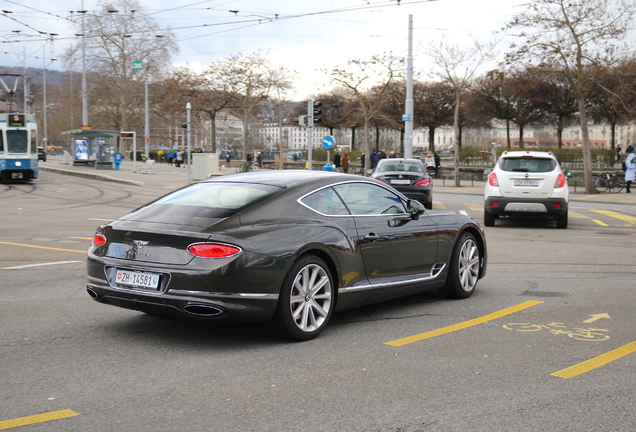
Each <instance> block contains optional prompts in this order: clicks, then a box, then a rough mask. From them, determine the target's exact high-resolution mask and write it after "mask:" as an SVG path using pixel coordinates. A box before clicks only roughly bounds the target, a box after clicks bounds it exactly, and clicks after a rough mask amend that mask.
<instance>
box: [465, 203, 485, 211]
mask: <svg viewBox="0 0 636 432" xmlns="http://www.w3.org/2000/svg"><path fill="white" fill-rule="evenodd" d="M466 207H468V209H469V210H473V211H482V210H483V209H484V205H483V204H475V203H466Z"/></svg>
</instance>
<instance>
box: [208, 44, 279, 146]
mask: <svg viewBox="0 0 636 432" xmlns="http://www.w3.org/2000/svg"><path fill="white" fill-rule="evenodd" d="M215 64H216V67H217V68H218V69H219V71H222V72H223V74H224V75H225V77H224V79H225V81H226V83H227V85H228V90H229V91H230V92H231V93H232V94H233V96H234V100H233V102H232V104H231V108H232V109H233V110H234V111H235V112H236V113H237V114H238V116H239V117H240V118H241V120H242V121H243V157H246V156H247V152H248V149H249V148H250V146H249V145H248V124H249V121H250V119H251V116H252V113H253V111H254V109H256V107H257V106H258V105H259V104H260V103H261V102H262V101H264V100H266V99H268V98H269V97H270V92H271V91H272V89H274V88H275V87H276V85H278V83H277V78H278V76H277V74H276V73H275V72H276V69H275V68H274V67H273V66H272V65H271V63H270V62H269V60H268V59H267V58H266V57H265V56H263V54H262V53H260V52H255V53H252V54H249V55H243V54H238V55H235V56H233V57H229V58H225V59H221V60H218V61H217V62H216V63H215Z"/></svg>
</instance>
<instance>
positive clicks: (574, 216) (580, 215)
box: [568, 210, 590, 219]
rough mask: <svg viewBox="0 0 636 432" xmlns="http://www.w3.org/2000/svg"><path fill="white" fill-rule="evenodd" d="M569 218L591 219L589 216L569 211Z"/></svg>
mask: <svg viewBox="0 0 636 432" xmlns="http://www.w3.org/2000/svg"><path fill="white" fill-rule="evenodd" d="M568 215H569V217H573V218H579V219H590V217H589V216H585V215H584V214H581V213H577V212H573V211H572V210H568Z"/></svg>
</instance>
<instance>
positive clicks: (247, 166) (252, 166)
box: [240, 161, 261, 172]
mask: <svg viewBox="0 0 636 432" xmlns="http://www.w3.org/2000/svg"><path fill="white" fill-rule="evenodd" d="M260 169H261V167H260V166H258V163H255V162H252V161H245V162H243V165H241V170H240V172H250V171H258V170H260Z"/></svg>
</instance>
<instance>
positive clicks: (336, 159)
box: [333, 152, 340, 172]
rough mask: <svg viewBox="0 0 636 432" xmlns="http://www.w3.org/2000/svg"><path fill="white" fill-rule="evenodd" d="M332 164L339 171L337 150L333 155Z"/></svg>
mask: <svg viewBox="0 0 636 432" xmlns="http://www.w3.org/2000/svg"><path fill="white" fill-rule="evenodd" d="M333 166H334V169H335V170H336V171H337V172H340V153H338V152H336V154H335V155H333Z"/></svg>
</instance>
